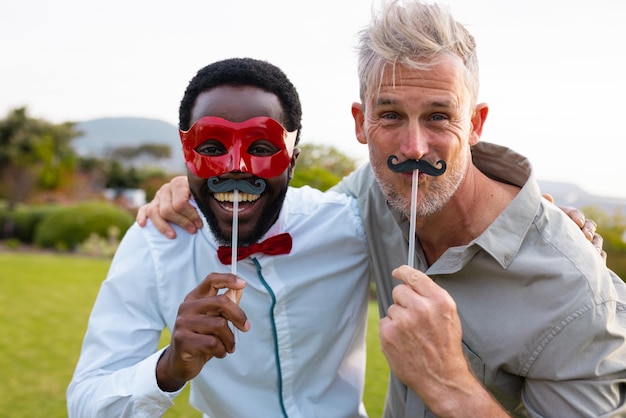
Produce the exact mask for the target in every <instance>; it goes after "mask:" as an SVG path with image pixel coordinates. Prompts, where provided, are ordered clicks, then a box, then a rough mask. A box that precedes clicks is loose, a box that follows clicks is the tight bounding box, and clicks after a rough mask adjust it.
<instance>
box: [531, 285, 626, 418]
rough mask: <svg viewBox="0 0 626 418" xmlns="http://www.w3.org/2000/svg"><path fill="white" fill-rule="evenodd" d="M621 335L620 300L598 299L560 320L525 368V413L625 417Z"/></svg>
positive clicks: (625, 348) (624, 313) (624, 327)
mask: <svg viewBox="0 0 626 418" xmlns="http://www.w3.org/2000/svg"><path fill="white" fill-rule="evenodd" d="M618 279H619V278H618ZM625 336H626V306H624V304H623V303H621V302H619V301H615V300H608V301H600V303H596V304H594V305H590V306H584V307H581V308H580V309H579V310H578V311H576V312H573V313H572V314H571V315H570V316H569V317H568V318H564V319H563V321H562V322H561V324H560V325H559V326H558V327H557V328H556V329H554V330H553V332H552V333H551V334H550V335H547V336H546V338H545V339H544V341H545V349H543V350H541V351H540V352H539V351H538V352H537V358H536V361H535V362H534V364H533V365H532V367H531V368H530V369H529V371H528V375H527V379H526V383H525V387H524V393H523V397H524V404H525V406H526V410H527V412H528V416H531V417H542V416H553V415H554V414H555V411H558V414H557V415H559V416H572V417H573V416H589V417H615V416H626V396H625V395H624V388H625V387H626V341H625Z"/></svg>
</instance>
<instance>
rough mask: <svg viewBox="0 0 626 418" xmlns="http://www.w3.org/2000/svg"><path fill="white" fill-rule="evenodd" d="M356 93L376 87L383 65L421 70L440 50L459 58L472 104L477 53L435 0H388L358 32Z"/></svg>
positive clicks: (466, 33) (365, 94)
mask: <svg viewBox="0 0 626 418" xmlns="http://www.w3.org/2000/svg"><path fill="white" fill-rule="evenodd" d="M357 51H358V73H359V86H360V96H361V101H362V102H363V105H365V103H366V100H367V98H368V95H370V94H374V93H376V94H377V92H378V90H379V88H380V84H381V82H382V76H383V73H384V71H385V68H387V66H388V65H391V66H392V67H393V68H394V69H395V66H396V65H403V66H406V67H409V68H413V69H418V70H426V69H428V68H429V67H430V66H431V65H432V64H434V63H435V62H436V59H437V58H438V57H441V56H442V55H444V54H449V55H454V56H457V57H459V58H460V59H461V60H462V62H463V63H464V65H465V69H466V71H465V73H466V76H465V83H466V85H467V88H468V90H469V92H470V94H471V100H472V103H475V102H476V100H477V99H478V89H479V80H478V57H477V53H476V42H475V40H474V37H473V36H472V35H471V34H470V33H469V31H468V30H467V29H466V28H465V27H464V26H463V25H461V24H460V23H459V22H457V21H456V20H454V18H453V17H452V15H451V14H450V12H449V11H448V10H447V9H446V8H443V7H442V6H440V5H438V4H426V3H422V2H420V1H419V0H406V1H403V0H388V1H386V2H384V3H383V4H382V6H381V9H380V10H379V11H378V13H376V12H373V13H372V18H371V20H370V23H369V25H368V26H366V27H365V28H364V29H362V30H361V31H360V32H359V36H358V46H357Z"/></svg>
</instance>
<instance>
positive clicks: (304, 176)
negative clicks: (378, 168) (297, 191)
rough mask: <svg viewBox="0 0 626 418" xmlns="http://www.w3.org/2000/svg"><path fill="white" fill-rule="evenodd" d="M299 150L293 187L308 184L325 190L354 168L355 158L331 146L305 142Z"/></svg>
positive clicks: (292, 181) (292, 182)
mask: <svg viewBox="0 0 626 418" xmlns="http://www.w3.org/2000/svg"><path fill="white" fill-rule="evenodd" d="M300 150H301V152H300V156H299V157H298V160H297V161H296V171H295V174H294V177H293V179H292V180H291V185H292V186H293V187H301V186H304V185H308V186H311V187H315V188H317V189H320V190H322V191H325V190H328V189H329V188H331V187H332V186H334V185H335V184H337V183H338V182H339V181H340V180H341V179H342V178H343V177H344V176H346V175H347V174H349V173H350V172H352V171H353V170H354V169H355V168H356V161H355V160H353V159H352V158H350V157H348V156H347V155H345V154H343V153H342V152H341V151H339V150H337V148H335V147H333V146H328V145H319V144H306V145H302V146H300Z"/></svg>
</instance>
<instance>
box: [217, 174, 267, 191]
mask: <svg viewBox="0 0 626 418" xmlns="http://www.w3.org/2000/svg"><path fill="white" fill-rule="evenodd" d="M206 184H207V186H208V187H209V190H211V191H212V192H216V193H224V192H232V191H233V190H235V189H237V190H239V191H240V192H243V193H248V194H261V193H263V191H264V190H265V180H263V179H256V180H255V182H254V184H252V183H249V182H247V181H245V180H235V179H226V180H223V181H220V179H219V178H217V177H215V176H213V177H210V178H209V179H208V180H207V181H206Z"/></svg>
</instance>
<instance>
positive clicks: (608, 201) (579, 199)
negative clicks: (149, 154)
mask: <svg viewBox="0 0 626 418" xmlns="http://www.w3.org/2000/svg"><path fill="white" fill-rule="evenodd" d="M76 128H77V130H79V131H81V132H82V133H83V134H82V135H81V136H80V137H78V138H76V139H74V141H73V145H74V149H75V150H76V152H77V153H78V154H79V155H82V156H87V155H91V156H97V157H104V156H107V155H108V154H109V153H110V152H111V151H112V150H113V149H114V148H117V147H120V146H138V145H141V144H146V143H153V144H166V145H169V146H170V149H171V150H172V157H171V158H169V159H167V160H160V161H155V163H158V165H159V166H161V167H163V169H165V170H167V171H169V172H175V173H184V172H185V169H184V164H183V163H182V161H183V154H182V151H181V147H180V139H179V136H178V127H177V126H175V125H172V124H171V123H167V122H165V121H162V120H158V119H147V118H132V117H120V118H101V119H92V120H87V121H84V122H80V123H77V124H76ZM539 185H540V187H541V191H542V192H543V193H549V194H551V195H552V196H553V197H554V200H555V202H556V203H557V204H558V205H560V206H572V207H576V208H584V207H590V206H595V207H597V208H599V209H601V210H603V211H605V212H607V213H609V214H613V213H615V211H616V210H617V209H618V208H619V209H620V210H621V211H622V214H626V199H620V198H614V197H604V196H597V195H594V194H591V193H589V192H586V191H585V190H583V189H582V188H580V187H578V186H576V185H575V184H571V183H562V182H554V181H543V180H540V181H539Z"/></svg>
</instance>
